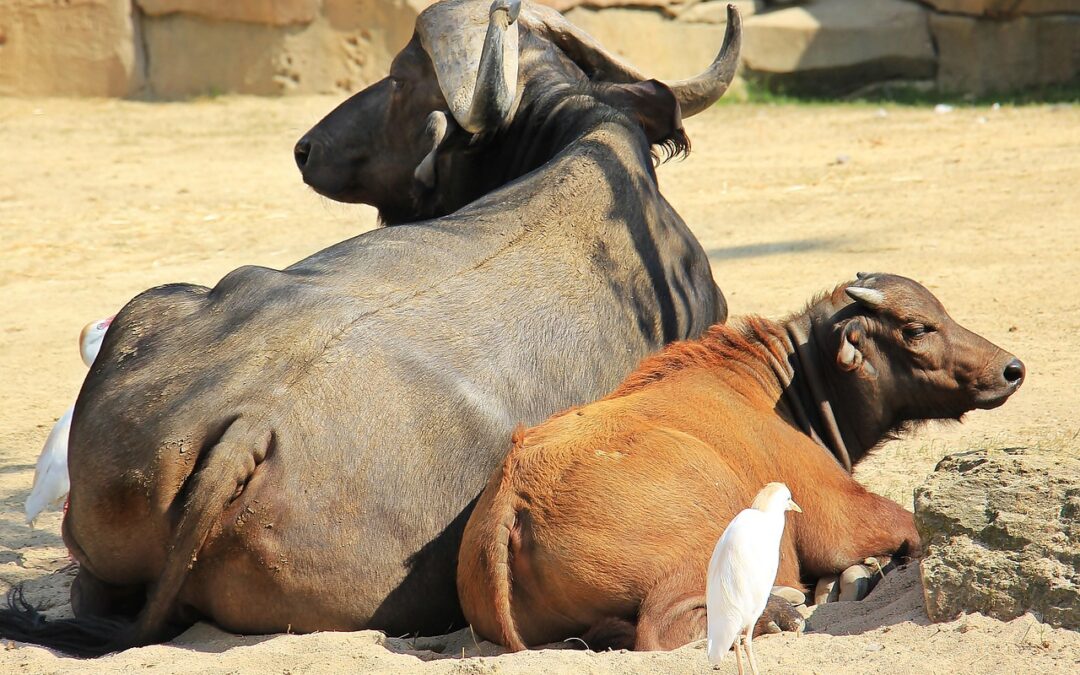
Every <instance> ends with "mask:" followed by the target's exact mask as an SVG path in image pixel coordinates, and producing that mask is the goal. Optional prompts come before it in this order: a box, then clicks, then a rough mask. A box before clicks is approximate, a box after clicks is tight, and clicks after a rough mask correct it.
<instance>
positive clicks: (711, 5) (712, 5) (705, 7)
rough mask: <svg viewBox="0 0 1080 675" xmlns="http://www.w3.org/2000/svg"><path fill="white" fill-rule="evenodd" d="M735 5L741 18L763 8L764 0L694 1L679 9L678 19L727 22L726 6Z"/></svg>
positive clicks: (693, 21) (696, 21)
mask: <svg viewBox="0 0 1080 675" xmlns="http://www.w3.org/2000/svg"><path fill="white" fill-rule="evenodd" d="M729 4H732V5H735V6H736V7H738V8H739V14H740V15H742V18H743V19H746V18H747V17H750V16H753V15H755V14H757V13H758V12H760V11H762V10H763V9H765V2H764V0H730V2H729V1H728V0H708V1H707V2H695V3H693V4H689V5H685V6H684V8H683V9H680V10H679V13H678V15H677V16H678V19H679V21H686V22H689V23H719V24H726V23H727V6H728V5H729Z"/></svg>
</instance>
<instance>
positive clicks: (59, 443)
mask: <svg viewBox="0 0 1080 675" xmlns="http://www.w3.org/2000/svg"><path fill="white" fill-rule="evenodd" d="M112 320H113V317H111V316H110V317H109V318H107V319H101V320H100V321H92V322H90V323H88V324H86V325H85V326H84V327H83V329H82V332H80V333H79V354H80V355H81V356H82V360H83V363H85V364H86V367H87V368H89V367H90V366H92V365H93V364H94V359H96V358H97V355H98V352H99V351H100V350H101V340H102V339H103V338H104V337H105V332H106V331H107V330H108V329H109V324H111V323H112ZM73 412H75V406H71V407H69V408H68V409H67V410H65V411H64V414H63V415H61V416H60V419H58V420H57V421H56V424H54V425H53V428H52V431H50V432H49V437H48V438H46V439H45V447H43V448H42V449H41V454H40V455H38V460H37V466H36V467H35V468H34V487H33V488H31V490H30V496H29V497H27V498H26V522H27V523H28V524H30V526H31V527H33V525H34V521H35V520H37V517H38V516H39V515H41V512H42V511H44V510H45V509H46V508H48V507H49V506H51V505H53V504H57V503H59V502H62V501H63V499H64V497H66V496H67V493H68V489H70V487H71V484H70V483H69V482H68V470H67V452H68V435H69V434H70V432H71V415H72V413H73Z"/></svg>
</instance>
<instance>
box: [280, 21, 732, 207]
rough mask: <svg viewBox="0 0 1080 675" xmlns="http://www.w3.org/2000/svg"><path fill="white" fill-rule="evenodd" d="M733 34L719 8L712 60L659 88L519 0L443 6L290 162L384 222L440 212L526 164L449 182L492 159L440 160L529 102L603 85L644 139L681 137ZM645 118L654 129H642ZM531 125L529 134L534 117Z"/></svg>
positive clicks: (718, 78) (716, 83)
mask: <svg viewBox="0 0 1080 675" xmlns="http://www.w3.org/2000/svg"><path fill="white" fill-rule="evenodd" d="M739 36H740V22H739V16H738V13H737V12H736V11H735V9H734V7H729V17H728V29H727V35H726V37H725V40H724V45H723V47H722V48H721V51H720V54H719V55H718V56H717V59H716V61H715V62H714V63H713V65H712V66H711V67H710V68H709V69H708V70H707V71H705V72H704V73H702V74H701V75H699V76H698V77H695V78H692V79H689V80H682V81H679V82H673V83H670V84H667V85H663V84H660V83H656V82H652V81H649V80H648V78H647V77H645V76H644V75H642V74H641V73H639V72H638V71H636V70H635V69H634V68H633V67H631V66H629V65H628V64H625V63H623V62H621V61H620V60H619V59H618V58H616V57H615V56H613V55H612V54H610V53H608V52H607V51H605V50H604V49H603V48H602V47H601V46H600V45H599V44H597V43H596V42H595V40H593V39H592V38H591V37H590V36H589V35H587V34H586V33H584V32H583V31H581V30H580V29H578V28H576V27H575V26H573V25H572V24H570V23H569V22H568V21H566V19H564V18H563V17H562V15H560V14H559V13H558V12H556V11H554V10H552V9H550V8H547V7H544V6H541V5H538V4H533V3H532V2H531V1H530V0H524V1H523V0H495V2H493V3H492V2H489V0H444V1H443V2H440V3H437V4H435V5H432V6H431V7H429V8H427V9H426V10H424V11H423V12H422V13H421V14H420V16H419V17H418V18H417V20H416V33H415V34H414V36H413V38H412V40H411V41H410V42H409V44H408V45H406V46H405V48H404V49H403V50H402V51H401V52H400V53H399V54H398V55H397V57H396V58H395V59H394V62H393V64H392V65H391V68H390V75H389V76H388V77H387V78H385V79H383V80H380V81H379V82H376V83H375V84H373V85H371V86H370V87H368V88H367V89H365V90H363V91H361V92H360V93H358V94H356V95H354V96H353V97H352V98H350V99H348V100H347V101H345V102H344V103H342V104H341V105H340V106H338V108H337V109H335V110H334V111H332V112H331V113H330V114H329V115H327V116H326V117H325V118H324V119H323V120H322V121H321V122H319V123H318V124H317V125H315V127H313V128H312V129H311V130H310V131H309V132H308V133H306V134H305V135H304V136H303V138H301V139H300V141H299V142H298V143H297V144H296V148H295V156H296V163H297V166H298V167H299V168H300V171H301V173H302V174H303V178H304V182H306V183H307V184H308V185H310V186H311V187H312V188H314V189H315V190H316V191H317V192H319V193H320V194H322V195H325V196H327V197H330V198H331V199H336V200H339V201H344V202H355V203H366V204H371V205H373V206H375V207H376V208H378V209H379V213H380V216H381V217H382V219H383V220H384V222H388V223H399V222H408V221H411V220H418V219H420V218H426V217H431V216H436V215H443V214H445V213H449V212H451V211H454V210H456V209H457V208H460V207H461V206H463V205H464V204H466V203H468V202H469V201H472V200H473V199H475V198H477V197H479V196H481V195H482V194H485V193H486V192H488V191H490V190H491V189H493V188H494V187H498V185H501V184H505V183H506V182H509V181H510V180H512V179H513V178H516V177H517V176H520V175H523V174H524V173H526V172H528V171H529V170H532V169H533V168H535V167H533V166H524V165H522V166H514V167H512V169H511V170H510V171H509V172H507V171H504V172H503V174H500V175H499V176H498V177H497V178H494V179H492V178H491V177H490V176H485V177H484V178H483V179H481V178H477V177H473V176H471V175H454V176H449V175H448V174H449V173H450V172H451V171H453V172H454V173H466V174H468V173H469V172H470V171H471V170H479V169H480V168H483V169H485V170H486V171H488V173H489V174H490V170H491V168H492V167H491V166H490V165H491V164H492V162H493V161H494V162H495V163H498V162H499V161H500V160H499V158H495V159H494V160H492V159H491V158H485V159H484V160H483V161H475V162H472V163H471V164H470V163H469V162H452V161H451V159H452V158H451V155H461V154H465V153H473V154H474V155H475V153H476V149H477V146H478V145H481V146H482V145H484V144H485V143H488V144H490V143H492V142H493V136H495V135H496V134H497V133H498V132H499V131H500V130H504V129H506V128H508V127H509V126H510V125H511V124H512V123H513V122H514V119H515V116H516V115H517V114H518V111H519V110H520V109H522V108H523V107H527V105H528V103H529V100H530V96H534V97H535V95H537V94H538V93H543V92H549V95H550V92H552V91H560V88H561V87H566V86H568V85H570V86H573V85H580V84H582V83H589V82H594V83H598V84H601V83H602V84H604V85H605V89H604V91H605V98H606V101H605V102H606V103H607V104H608V105H611V106H616V107H622V108H631V110H625V111H624V112H628V113H630V115H629V116H630V117H631V118H635V119H637V120H638V121H640V122H641V123H642V127H643V128H644V130H645V131H646V133H647V134H649V135H650V138H649V140H650V141H651V142H654V143H663V142H667V141H670V136H671V134H672V133H674V132H678V133H679V134H681V133H682V132H681V116H689V115H693V114H696V113H697V112H700V111H701V110H704V109H705V108H707V107H708V106H709V105H711V104H712V103H714V102H715V101H716V100H717V99H718V98H720V96H721V95H722V94H723V93H724V91H725V90H726V89H727V87H728V84H729V83H730V82H731V79H732V77H733V76H734V72H735V66H736V63H737V60H738V52H739ZM570 93H572V94H575V95H578V96H580V95H581V91H574V92H570ZM654 120H659V121H660V123H658V124H655V125H653V127H654V128H650V123H652V122H653V121H654ZM530 124H531V126H530V127H529V128H530V129H537V128H539V127H542V126H543V124H544V121H542V120H540V121H538V120H532V121H531V122H530ZM499 141H500V142H501V143H503V144H504V145H505V144H508V143H510V142H512V141H507V139H505V138H504V139H499ZM515 174H516V175H515ZM444 184H446V185H445V190H443V188H444ZM450 184H452V185H450ZM462 186H470V187H469V189H467V190H463V189H462ZM440 190H443V191H444V192H446V191H449V192H452V193H453V194H452V195H448V194H445V193H444V194H439V193H440Z"/></svg>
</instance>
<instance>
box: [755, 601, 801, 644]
mask: <svg viewBox="0 0 1080 675" xmlns="http://www.w3.org/2000/svg"><path fill="white" fill-rule="evenodd" d="M805 626H806V621H805V620H804V619H803V617H802V614H799V610H798V609H796V608H795V605H793V604H791V603H790V602H788V601H787V600H785V599H784V598H782V597H780V596H779V595H770V596H769V602H768V603H767V604H766V605H765V611H764V612H762V614H761V618H759V619H758V620H757V624H755V625H754V635H755V636H758V635H768V634H770V633H801V632H802V630H803V628H804V627H805Z"/></svg>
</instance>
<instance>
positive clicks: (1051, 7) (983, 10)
mask: <svg viewBox="0 0 1080 675" xmlns="http://www.w3.org/2000/svg"><path fill="white" fill-rule="evenodd" d="M922 1H923V2H925V3H926V4H928V5H930V6H931V7H933V8H934V9H936V10H938V11H939V12H947V13H949V14H968V15H971V16H986V17H992V18H997V19H1005V18H1014V17H1017V16H1027V15H1032V14H1068V13H1070V12H1071V13H1073V14H1080V2H1077V1H1076V0H922Z"/></svg>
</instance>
